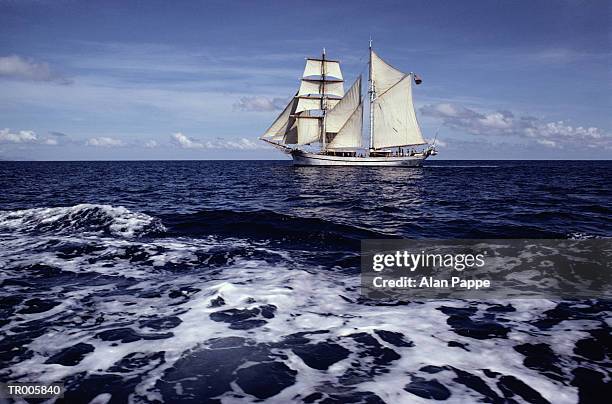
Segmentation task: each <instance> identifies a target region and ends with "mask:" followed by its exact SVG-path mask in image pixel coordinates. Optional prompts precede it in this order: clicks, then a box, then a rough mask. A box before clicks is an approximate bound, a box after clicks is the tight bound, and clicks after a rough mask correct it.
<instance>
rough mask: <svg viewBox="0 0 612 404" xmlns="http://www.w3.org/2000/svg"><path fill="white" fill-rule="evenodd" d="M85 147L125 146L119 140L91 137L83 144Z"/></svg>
mask: <svg viewBox="0 0 612 404" xmlns="http://www.w3.org/2000/svg"><path fill="white" fill-rule="evenodd" d="M85 145H87V146H94V147H121V146H125V143H124V142H123V141H122V140H119V139H115V138H112V137H106V136H101V137H92V138H90V139H87V141H86V142H85Z"/></svg>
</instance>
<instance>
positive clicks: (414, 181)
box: [0, 160, 612, 404]
mask: <svg viewBox="0 0 612 404" xmlns="http://www.w3.org/2000/svg"><path fill="white" fill-rule="evenodd" d="M611 170H612V162H610V161H575V162H571V161H436V160H434V161H429V162H427V164H426V165H425V167H423V168H354V167H353V168H351V167H346V168H342V167H334V168H320V167H293V166H291V165H290V162H287V161H137V162H136V161H135V162H0V189H1V190H2V192H1V193H0V282H1V284H2V288H1V290H0V302H1V304H0V312H1V313H2V315H1V316H0V327H1V329H0V363H1V364H0V368H1V369H0V381H3V382H11V381H13V382H30V381H32V382H34V381H36V382H44V383H51V382H60V383H64V385H65V388H66V392H65V394H64V397H63V398H61V399H58V400H57V402H67V403H80V402H90V401H91V400H96V401H95V402H96V403H123V402H127V401H128V400H129V401H130V402H133V403H140V402H197V403H203V402H210V403H216V402H223V403H244V402H261V401H262V400H263V401H265V402H273V403H288V402H298V403H349V402H350V403H383V402H384V403H392V404H395V403H412V402H415V403H419V402H431V400H447V402H506V403H507V402H528V403H544V402H554V403H574V402H585V403H586V402H600V398H601V397H602V396H603V395H604V394H609V392H610V375H609V368H610V365H611V363H612V362H611V356H610V355H611V352H610V351H611V348H612V340H611V336H610V326H611V324H612V316H611V310H612V304H611V302H610V301H607V300H599V299H590V300H580V301H576V300H566V301H557V300H544V299H522V300H520V299H516V300H458V299H444V300H417V301H398V302H395V303H388V302H387V303H382V302H377V301H372V300H368V299H365V298H364V297H362V296H361V295H360V292H359V285H360V277H359V273H360V270H359V265H360V254H359V252H360V241H361V240H362V239H377V238H410V239H413V238H418V239H423V238H425V239H455V238H460V239H479V238H511V239H514V238H567V239H585V238H607V237H611V236H612V176H611V175H610V173H611Z"/></svg>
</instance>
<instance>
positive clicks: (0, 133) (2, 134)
mask: <svg viewBox="0 0 612 404" xmlns="http://www.w3.org/2000/svg"><path fill="white" fill-rule="evenodd" d="M36 141H38V136H36V133H35V132H34V131H31V130H20V131H19V132H16V133H12V132H11V131H10V129H8V128H4V129H0V143H35V142H36Z"/></svg>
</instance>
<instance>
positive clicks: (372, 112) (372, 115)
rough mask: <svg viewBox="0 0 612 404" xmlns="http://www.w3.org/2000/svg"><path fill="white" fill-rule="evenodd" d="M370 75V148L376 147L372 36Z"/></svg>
mask: <svg viewBox="0 0 612 404" xmlns="http://www.w3.org/2000/svg"><path fill="white" fill-rule="evenodd" d="M368 66H369V77H368V84H369V86H368V87H369V88H368V93H369V94H370V150H373V148H374V82H373V81H372V38H370V61H369V63H368Z"/></svg>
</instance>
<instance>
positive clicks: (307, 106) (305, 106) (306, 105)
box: [295, 97, 321, 114]
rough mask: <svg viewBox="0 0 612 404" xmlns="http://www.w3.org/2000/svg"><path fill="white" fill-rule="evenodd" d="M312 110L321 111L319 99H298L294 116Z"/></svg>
mask: <svg viewBox="0 0 612 404" xmlns="http://www.w3.org/2000/svg"><path fill="white" fill-rule="evenodd" d="M312 109H321V99H320V98H306V97H299V98H298V102H297V107H296V108H295V113H296V114H297V113H299V112H302V111H308V110H312Z"/></svg>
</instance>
